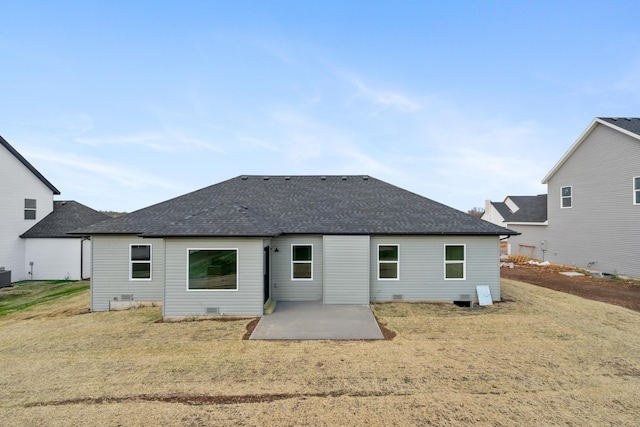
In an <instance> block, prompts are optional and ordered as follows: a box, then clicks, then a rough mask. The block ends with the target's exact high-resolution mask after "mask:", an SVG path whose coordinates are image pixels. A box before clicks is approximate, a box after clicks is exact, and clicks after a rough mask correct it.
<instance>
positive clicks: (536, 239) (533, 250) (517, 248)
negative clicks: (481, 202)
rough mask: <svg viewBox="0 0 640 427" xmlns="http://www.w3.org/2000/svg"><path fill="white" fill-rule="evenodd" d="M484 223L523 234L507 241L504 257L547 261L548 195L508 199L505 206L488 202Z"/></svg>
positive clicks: (510, 197)
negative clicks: (544, 241) (545, 249)
mask: <svg viewBox="0 0 640 427" xmlns="http://www.w3.org/2000/svg"><path fill="white" fill-rule="evenodd" d="M482 219H484V220H485V221H489V222H492V223H494V224H496V225H500V226H502V227H506V228H508V229H510V230H514V231H518V232H519V233H521V234H520V235H518V236H512V237H511V238H510V239H508V240H504V241H503V244H504V245H505V246H504V247H503V248H501V253H502V254H509V255H516V254H523V255H530V256H531V257H532V258H536V259H544V258H545V253H544V252H543V251H544V247H543V246H544V245H542V244H541V242H542V240H544V239H545V237H544V233H546V230H547V227H546V226H547V195H546V194H539V195H537V196H507V197H505V199H504V201H503V202H492V201H491V200H487V201H485V207H484V214H483V215H482Z"/></svg>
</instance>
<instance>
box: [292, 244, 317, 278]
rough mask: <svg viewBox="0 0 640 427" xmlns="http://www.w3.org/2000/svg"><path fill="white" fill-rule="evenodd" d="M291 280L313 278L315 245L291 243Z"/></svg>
mask: <svg viewBox="0 0 640 427" xmlns="http://www.w3.org/2000/svg"><path fill="white" fill-rule="evenodd" d="M291 280H313V245H291Z"/></svg>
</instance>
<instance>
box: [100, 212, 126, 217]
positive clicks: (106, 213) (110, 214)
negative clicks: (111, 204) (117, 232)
mask: <svg viewBox="0 0 640 427" xmlns="http://www.w3.org/2000/svg"><path fill="white" fill-rule="evenodd" d="M100 212H101V213H103V214H105V215H109V216H110V217H112V218H117V217H119V216H122V215H126V214H127V212H116V211H100Z"/></svg>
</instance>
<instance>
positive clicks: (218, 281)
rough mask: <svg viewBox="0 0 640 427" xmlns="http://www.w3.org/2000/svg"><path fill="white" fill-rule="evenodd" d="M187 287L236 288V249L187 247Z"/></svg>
mask: <svg viewBox="0 0 640 427" xmlns="http://www.w3.org/2000/svg"><path fill="white" fill-rule="evenodd" d="M187 289H189V290H191V291H193V290H207V291H237V290H238V250H237V249H189V250H188V259H187Z"/></svg>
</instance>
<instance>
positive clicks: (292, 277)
mask: <svg viewBox="0 0 640 427" xmlns="http://www.w3.org/2000/svg"><path fill="white" fill-rule="evenodd" d="M296 246H308V247H310V248H311V260H310V261H306V260H303V261H296V260H294V259H293V253H294V250H293V248H294V247H296ZM313 258H314V257H313V244H312V243H292V244H291V281H295V282H299V281H306V282H308V281H311V280H313ZM295 264H310V265H311V277H294V267H293V266H294V265H295Z"/></svg>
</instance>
